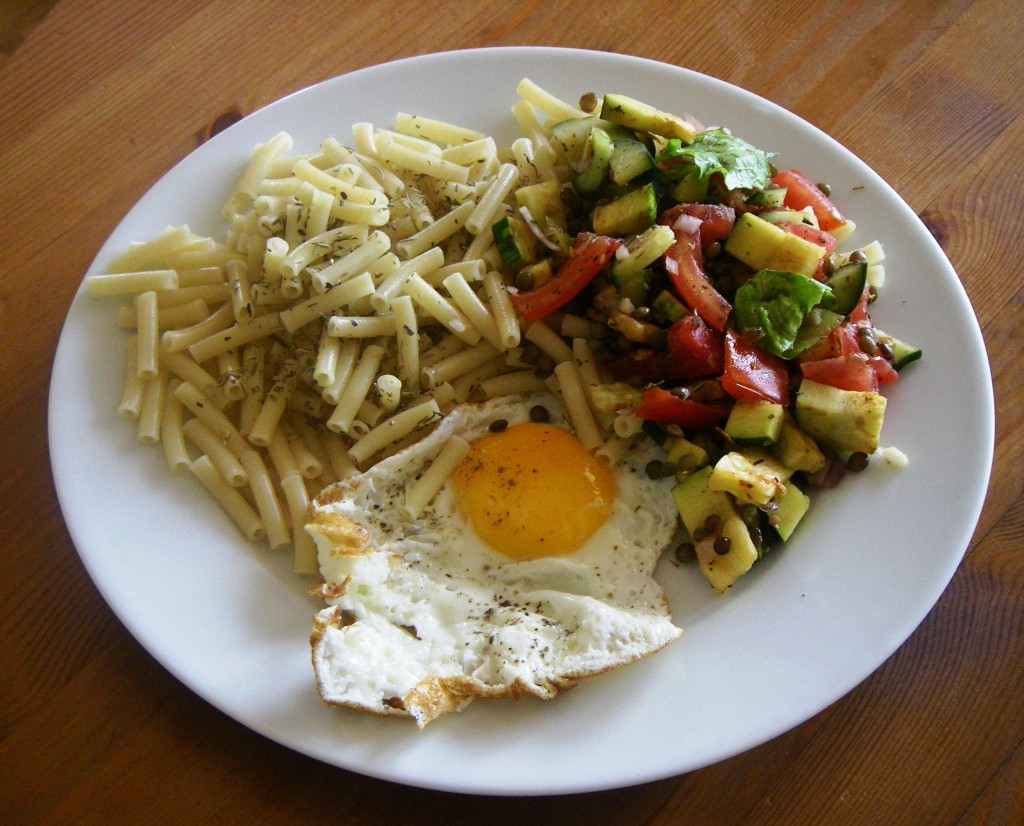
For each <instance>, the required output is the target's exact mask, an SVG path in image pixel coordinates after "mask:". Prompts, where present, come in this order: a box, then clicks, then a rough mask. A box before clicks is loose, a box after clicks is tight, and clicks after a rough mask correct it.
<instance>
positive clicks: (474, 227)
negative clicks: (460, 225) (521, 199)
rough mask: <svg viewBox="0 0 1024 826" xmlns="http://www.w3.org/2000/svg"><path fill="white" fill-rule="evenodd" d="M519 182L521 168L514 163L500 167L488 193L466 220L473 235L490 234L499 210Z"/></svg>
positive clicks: (488, 188) (467, 227)
mask: <svg viewBox="0 0 1024 826" xmlns="http://www.w3.org/2000/svg"><path fill="white" fill-rule="evenodd" d="M518 181H519V168H518V167H517V166H516V165H515V164H514V163H504V164H502V165H501V166H500V167H498V174H497V175H495V176H494V179H493V180H492V181H491V184H490V186H488V187H487V191H486V192H485V193H484V194H483V196H482V197H481V198H480V200H479V201H477V204H476V206H475V207H473V211H472V213H471V214H470V216H469V217H468V218H467V219H466V229H468V230H469V231H470V232H471V233H473V235H479V234H480V233H481V232H483V231H484V230H487V231H488V233H490V229H491V224H493V223H494V217H495V215H496V213H497V212H498V209H499V208H500V207H501V205H502V204H503V203H504V201H505V199H506V198H507V197H508V196H509V193H511V192H512V187H514V186H515V185H516V184H517V183H518Z"/></svg>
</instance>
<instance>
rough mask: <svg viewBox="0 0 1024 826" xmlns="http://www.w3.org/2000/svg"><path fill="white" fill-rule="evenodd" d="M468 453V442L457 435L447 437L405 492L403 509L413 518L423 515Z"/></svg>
mask: <svg viewBox="0 0 1024 826" xmlns="http://www.w3.org/2000/svg"><path fill="white" fill-rule="evenodd" d="M468 452H469V442H467V441H466V440H465V439H463V438H462V437H461V436H459V435H457V434H453V435H451V436H449V437H448V440H447V441H446V442H445V443H444V447H442V448H441V450H440V452H439V453H438V454H437V456H435V457H434V460H433V461H432V462H431V463H430V466H429V467H428V468H427V469H426V470H425V471H424V472H423V474H422V475H421V476H420V478H419V479H417V480H416V481H415V482H413V484H412V485H410V486H409V488H408V489H407V490H406V492H405V509H406V510H407V511H409V513H410V514H411V515H412V516H413V517H417V516H419V515H420V514H421V513H423V510H424V508H426V507H427V505H429V504H430V502H431V500H433V498H434V497H435V496H436V495H437V492H438V491H439V490H441V487H442V486H443V485H444V483H445V482H446V481H448V477H449V476H451V474H452V471H453V470H455V468H456V466H457V465H458V464H459V462H461V461H462V459H463V457H464V456H465V455H466V454H467V453H468Z"/></svg>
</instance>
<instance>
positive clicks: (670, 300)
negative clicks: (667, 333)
mask: <svg viewBox="0 0 1024 826" xmlns="http://www.w3.org/2000/svg"><path fill="white" fill-rule="evenodd" d="M651 309H652V310H654V312H655V313H656V314H657V315H658V316H662V317H664V318H665V319H666V320H667V321H669V322H670V323H671V322H676V321H679V319H681V318H682V317H683V316H685V315H687V314H688V313H689V312H690V311H689V310H688V309H687V308H686V305H685V304H683V302H682V301H680V300H679V299H678V298H676V297H675V296H674V295H672V293H670V292H669V291H668V290H662V291H661V292H660V293H658V295H657V296H656V297H655V299H654V301H652V302H651Z"/></svg>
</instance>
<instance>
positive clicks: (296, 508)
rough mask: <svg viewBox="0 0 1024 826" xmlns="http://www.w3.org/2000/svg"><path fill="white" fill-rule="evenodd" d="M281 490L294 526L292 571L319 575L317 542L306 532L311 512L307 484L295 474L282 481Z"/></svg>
mask: <svg viewBox="0 0 1024 826" xmlns="http://www.w3.org/2000/svg"><path fill="white" fill-rule="evenodd" d="M281 490H282V491H283V492H284V498H285V502H286V504H287V506H288V516H289V521H290V522H291V525H292V548H293V550H294V554H295V556H294V562H293V565H292V570H293V571H295V573H297V574H316V573H319V571H320V566H319V563H318V560H317V550H316V542H314V541H313V537H312V536H310V535H309V534H308V533H307V532H306V519H307V513H308V511H309V491H308V490H306V482H305V480H304V479H303V478H302V476H301V475H299V474H297V473H294V474H292V475H290V476H285V477H284V478H282V479H281Z"/></svg>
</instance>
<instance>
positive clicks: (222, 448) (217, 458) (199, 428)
mask: <svg viewBox="0 0 1024 826" xmlns="http://www.w3.org/2000/svg"><path fill="white" fill-rule="evenodd" d="M182 432H183V433H184V434H185V438H187V439H188V440H189V441H190V442H192V444H194V445H195V446H196V447H197V448H198V449H199V452H200V453H204V454H206V455H207V456H208V457H209V458H210V461H211V462H212V463H213V466H214V467H215V468H217V472H218V473H219V474H220V475H221V476H223V477H224V481H225V482H227V483H228V484H229V485H231V487H233V488H240V487H243V486H244V485H247V484H248V483H249V477H248V475H247V474H246V472H245V470H244V468H243V467H242V463H241V462H239V461H238V457H237V456H236V455H235V454H234V453H232V452H231V451H230V450H228V448H227V445H225V444H224V442H222V441H221V440H220V439H219V438H218V437H217V435H216V434H215V433H214V432H213V431H212V430H210V428H208V427H207V426H206V425H205V424H204V423H203V422H202V421H200V420H199V419H189V420H188V421H187V422H185V424H184V425H183V426H182Z"/></svg>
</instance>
